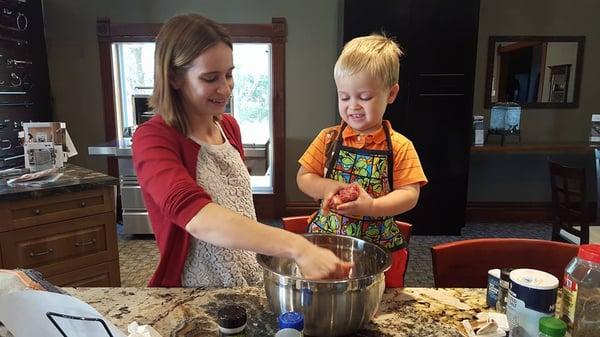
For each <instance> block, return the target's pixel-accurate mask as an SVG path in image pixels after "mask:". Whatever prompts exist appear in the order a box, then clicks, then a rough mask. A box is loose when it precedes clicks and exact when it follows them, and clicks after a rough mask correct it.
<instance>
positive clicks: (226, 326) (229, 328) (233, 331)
mask: <svg viewBox="0 0 600 337" xmlns="http://www.w3.org/2000/svg"><path fill="white" fill-rule="evenodd" d="M246 320H247V316H246V309H244V308H243V307H240V306H239V305H235V304H231V305H226V306H223V307H221V309H219V312H218V314H217V321H218V324H219V336H221V337H234V336H235V337H245V336H246V332H245V330H246Z"/></svg>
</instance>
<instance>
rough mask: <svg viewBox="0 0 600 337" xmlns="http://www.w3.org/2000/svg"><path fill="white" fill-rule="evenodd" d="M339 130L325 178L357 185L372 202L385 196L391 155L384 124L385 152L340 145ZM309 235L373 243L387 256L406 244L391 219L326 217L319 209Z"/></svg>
mask: <svg viewBox="0 0 600 337" xmlns="http://www.w3.org/2000/svg"><path fill="white" fill-rule="evenodd" d="M345 128H346V123H343V124H342V126H341V127H340V131H339V133H338V136H337V138H336V139H335V140H334V141H335V146H334V148H333V149H334V150H333V152H332V154H331V155H332V157H331V160H330V161H329V165H327V171H326V173H325V178H329V179H333V180H337V181H341V182H344V183H348V184H350V183H358V184H359V185H360V186H361V187H362V188H363V189H364V190H365V191H366V192H367V193H369V195H370V196H371V197H372V198H378V197H381V196H383V195H386V194H388V193H389V192H390V191H391V190H392V186H393V181H394V180H393V171H394V163H393V158H394V156H393V151H392V149H393V148H392V141H391V138H390V131H389V129H388V128H387V126H386V125H385V124H384V126H383V129H384V131H385V138H386V142H387V151H385V150H366V149H357V148H353V147H348V146H343V145H342V136H341V135H342V132H343V131H344V129H345ZM308 232H309V233H333V234H339V235H348V236H353V237H357V238H360V239H363V240H365V241H369V242H372V243H375V244H377V245H379V246H381V247H384V248H387V249H388V250H389V251H390V252H393V251H396V250H398V249H401V248H404V247H405V246H406V243H405V242H404V239H403V238H402V234H401V233H400V231H399V230H398V227H397V226H396V223H395V222H394V217H392V216H386V217H371V216H362V217H361V216H358V217H352V216H351V217H346V216H343V215H341V214H338V213H336V212H335V211H334V210H330V211H329V213H328V214H327V215H325V214H324V213H323V211H322V210H321V209H319V211H318V212H316V213H315V215H313V217H312V218H311V219H310V221H309V225H308Z"/></svg>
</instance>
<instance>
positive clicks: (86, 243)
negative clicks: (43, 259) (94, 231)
mask: <svg viewBox="0 0 600 337" xmlns="http://www.w3.org/2000/svg"><path fill="white" fill-rule="evenodd" d="M94 243H96V239H91V240H90V241H85V242H75V247H83V246H89V245H93V244H94Z"/></svg>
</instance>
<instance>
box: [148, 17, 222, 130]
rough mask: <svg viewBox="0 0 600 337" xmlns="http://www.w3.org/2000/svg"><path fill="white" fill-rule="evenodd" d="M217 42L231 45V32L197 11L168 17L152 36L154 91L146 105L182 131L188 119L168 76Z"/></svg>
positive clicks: (186, 127) (173, 76) (179, 71)
mask: <svg viewBox="0 0 600 337" xmlns="http://www.w3.org/2000/svg"><path fill="white" fill-rule="evenodd" d="M219 42H223V43H225V44H226V45H228V46H229V48H233V42H232V40H231V36H230V35H229V33H227V30H226V29H225V28H224V27H223V26H221V25H220V24H218V23H216V22H215V21H213V20H210V19H207V18H205V17H203V16H201V15H198V14H186V15H178V16H174V17H172V18H170V19H169V20H168V21H167V22H166V23H165V24H164V25H163V26H162V27H161V29H160V32H159V33H158V35H157V36H156V50H155V52H154V91H153V92H152V96H151V97H150V101H149V105H150V107H151V108H153V109H154V111H156V112H157V113H158V114H160V115H161V116H162V117H163V119H164V120H165V122H166V123H167V124H168V125H169V126H171V127H173V128H175V129H176V130H177V131H179V132H181V133H182V134H184V135H187V134H188V131H189V124H188V122H189V119H188V117H187V115H186V114H185V110H184V109H183V106H182V103H181V97H180V95H179V92H178V91H177V90H175V89H174V88H173V86H172V85H171V80H174V79H175V78H177V76H181V75H182V74H184V73H185V71H186V70H187V69H188V68H189V67H190V64H191V63H192V61H193V60H194V59H195V58H197V57H198V56H199V55H200V54H202V53H203V52H205V51H206V50H207V49H209V48H210V47H212V46H214V45H216V44H218V43H219Z"/></svg>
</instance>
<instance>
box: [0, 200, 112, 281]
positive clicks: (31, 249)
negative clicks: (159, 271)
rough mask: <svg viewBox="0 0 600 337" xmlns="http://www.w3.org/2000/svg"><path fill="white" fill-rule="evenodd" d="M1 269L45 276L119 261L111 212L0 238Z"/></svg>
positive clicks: (8, 234)
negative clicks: (32, 271) (19, 269)
mask: <svg viewBox="0 0 600 337" xmlns="http://www.w3.org/2000/svg"><path fill="white" fill-rule="evenodd" d="M0 247H1V249H2V256H3V262H4V263H3V264H4V268H8V269H11V268H17V267H19V268H34V269H37V270H39V271H40V272H42V274H44V275H45V276H50V275H55V274H58V273H64V272H67V271H71V270H73V269H76V268H81V267H85V266H90V265H93V264H97V263H100V262H106V261H110V260H115V259H116V260H118V251H117V238H116V224H115V216H114V213H113V212H109V213H103V214H98V215H92V216H88V217H82V218H78V219H72V220H67V221H62V222H57V223H52V224H47V225H40V226H37V227H35V228H25V229H20V230H15V231H11V232H5V233H1V234H0Z"/></svg>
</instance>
